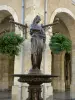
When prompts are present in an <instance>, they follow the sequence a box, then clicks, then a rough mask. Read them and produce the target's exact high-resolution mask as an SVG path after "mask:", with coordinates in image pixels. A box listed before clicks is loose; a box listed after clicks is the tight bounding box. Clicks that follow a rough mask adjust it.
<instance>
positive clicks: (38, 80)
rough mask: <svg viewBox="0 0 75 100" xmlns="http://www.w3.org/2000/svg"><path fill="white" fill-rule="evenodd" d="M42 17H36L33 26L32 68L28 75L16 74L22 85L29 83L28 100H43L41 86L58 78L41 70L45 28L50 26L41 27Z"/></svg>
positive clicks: (31, 30)
mask: <svg viewBox="0 0 75 100" xmlns="http://www.w3.org/2000/svg"><path fill="white" fill-rule="evenodd" d="M40 20H41V19H40V16H38V15H37V16H36V17H35V18H34V20H33V23H32V24H31V28H30V35H31V62H32V68H31V69H30V70H29V73H28V74H14V75H13V76H14V77H19V79H18V81H19V82H22V83H28V84H29V87H28V92H29V95H28V98H27V99H26V100H43V98H42V97H41V92H42V90H41V84H43V83H49V82H51V81H52V78H54V77H57V76H54V75H47V74H43V73H42V72H41V70H40V65H41V61H42V52H43V50H44V46H45V40H46V35H45V32H44V28H45V27H48V26H50V25H45V26H43V25H39V24H38V23H39V22H40Z"/></svg>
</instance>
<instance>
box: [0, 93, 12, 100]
mask: <svg viewBox="0 0 75 100" xmlns="http://www.w3.org/2000/svg"><path fill="white" fill-rule="evenodd" d="M0 100H11V92H10V91H0Z"/></svg>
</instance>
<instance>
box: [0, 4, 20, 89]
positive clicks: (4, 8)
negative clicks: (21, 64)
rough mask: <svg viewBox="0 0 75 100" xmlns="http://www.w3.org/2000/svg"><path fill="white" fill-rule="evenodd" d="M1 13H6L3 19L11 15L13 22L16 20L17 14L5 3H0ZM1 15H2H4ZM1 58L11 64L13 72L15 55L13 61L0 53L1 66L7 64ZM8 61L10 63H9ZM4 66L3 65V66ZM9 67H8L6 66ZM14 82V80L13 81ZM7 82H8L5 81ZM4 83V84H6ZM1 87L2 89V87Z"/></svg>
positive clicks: (16, 28) (16, 29)
mask: <svg viewBox="0 0 75 100" xmlns="http://www.w3.org/2000/svg"><path fill="white" fill-rule="evenodd" d="M3 13H5V14H4V15H6V16H5V17H4V18H5V19H7V20H9V19H8V17H10V16H12V18H13V19H14V21H15V22H18V16H17V13H16V11H15V10H14V9H13V8H12V7H10V6H7V5H0V14H3ZM4 15H3V16H4ZM1 20H4V19H1ZM8 22H9V21H8ZM4 24H5V20H4ZM7 25H8V26H10V25H9V24H7ZM1 27H3V26H2V24H1ZM3 28H4V27H3ZM14 29H15V30H14V31H16V33H18V31H19V30H18V27H14ZM2 59H3V60H4V61H5V60H6V63H7V64H8V65H9V64H10V63H11V64H12V65H10V66H14V68H13V70H12V72H13V73H15V67H16V65H15V63H16V62H17V61H16V60H17V58H16V57H15V61H14V58H13V61H12V58H11V57H10V58H9V57H7V56H6V55H2V54H0V61H1V62H2V64H3V66H8V65H7V64H5V65H4V62H3V61H2ZM8 59H9V61H8ZM9 62H10V63H9ZM3 68H4V67H3ZM8 68H9V67H8ZM8 70H9V69H8ZM13 82H14V81H13ZM7 84H8V83H7ZM7 84H6V85H7ZM9 84H12V83H9ZM4 88H8V87H4ZM4 88H3V89H4Z"/></svg>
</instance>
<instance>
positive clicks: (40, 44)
mask: <svg viewBox="0 0 75 100" xmlns="http://www.w3.org/2000/svg"><path fill="white" fill-rule="evenodd" d="M40 21H41V18H40V16H38V15H37V16H36V17H35V18H34V20H33V23H32V24H31V27H30V35H31V61H32V68H33V69H35V68H38V69H40V65H41V61H42V52H43V49H44V45H45V40H46V35H45V31H44V29H43V27H42V25H40V24H39V22H40Z"/></svg>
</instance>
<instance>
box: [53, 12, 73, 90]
mask: <svg viewBox="0 0 75 100" xmlns="http://www.w3.org/2000/svg"><path fill="white" fill-rule="evenodd" d="M56 18H58V19H59V24H57V25H55V26H53V27H52V33H62V34H64V35H65V36H67V37H68V38H69V39H71V40H72V37H71V35H72V34H73V32H74V31H72V29H73V27H74V26H73V23H74V19H73V18H72V17H71V16H70V15H69V14H68V13H65V12H59V13H57V14H56V16H55V17H54V21H55V20H56ZM54 21H53V22H54ZM68 56H69V59H67V57H68ZM71 62H72V56H71V53H70V54H67V53H65V52H62V53H60V54H59V55H57V54H53V53H52V74H54V75H58V76H59V77H58V78H57V79H53V81H52V86H53V90H54V91H66V90H70V85H71V69H72V66H71Z"/></svg>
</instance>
